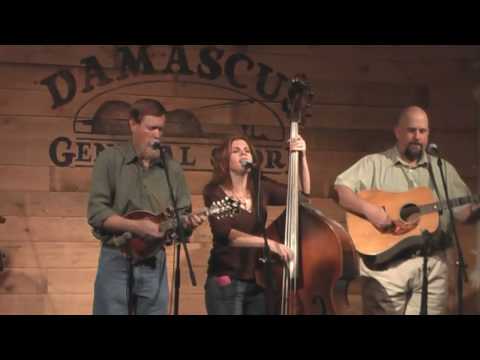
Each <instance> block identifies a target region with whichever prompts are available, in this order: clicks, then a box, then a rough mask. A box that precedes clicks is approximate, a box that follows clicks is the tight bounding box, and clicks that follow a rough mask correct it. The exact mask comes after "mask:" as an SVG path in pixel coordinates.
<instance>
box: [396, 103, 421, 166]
mask: <svg viewBox="0 0 480 360" xmlns="http://www.w3.org/2000/svg"><path fill="white" fill-rule="evenodd" d="M429 132H430V130H429V126H428V115H427V113H426V112H425V110H423V109H422V108H420V107H418V106H410V107H407V108H405V109H404V110H403V111H402V112H401V113H400V116H399V117H398V121H397V124H396V126H395V137H396V138H397V147H398V150H399V151H400V154H401V155H402V157H403V158H404V159H405V160H407V161H409V162H416V161H418V160H420V158H421V157H422V154H423V150H424V149H425V148H426V147H427V144H428V136H429Z"/></svg>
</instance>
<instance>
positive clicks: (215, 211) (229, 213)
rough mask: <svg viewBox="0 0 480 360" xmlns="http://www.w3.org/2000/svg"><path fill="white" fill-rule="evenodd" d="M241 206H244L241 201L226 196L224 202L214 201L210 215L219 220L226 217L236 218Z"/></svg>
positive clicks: (209, 211)
mask: <svg viewBox="0 0 480 360" xmlns="http://www.w3.org/2000/svg"><path fill="white" fill-rule="evenodd" d="M241 205H242V204H241V202H240V201H237V200H234V199H232V198H231V197H229V196H226V197H225V198H224V199H222V200H218V201H214V202H213V203H212V205H211V206H210V208H209V209H208V213H209V215H210V216H213V217H215V218H216V219H219V220H220V219H223V218H226V217H234V216H235V215H236V214H238V213H239V212H240V206H241Z"/></svg>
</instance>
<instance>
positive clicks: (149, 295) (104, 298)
mask: <svg viewBox="0 0 480 360" xmlns="http://www.w3.org/2000/svg"><path fill="white" fill-rule="evenodd" d="M154 263H155V268H153V267H152V266H147V265H139V266H135V267H134V268H133V276H134V288H133V292H134V294H135V296H136V297H137V304H136V313H137V314H138V315H166V314H167V312H168V277H167V265H166V261H165V252H164V251H160V252H159V253H158V254H157V255H156V256H155V260H154ZM128 269H129V264H128V261H127V258H126V257H125V256H123V255H122V254H121V252H120V251H119V250H117V249H112V248H109V247H106V246H103V247H102V249H101V252H100V259H99V264H98V272H97V278H96V280H95V291H94V298H93V314H94V315H128V303H127V293H128V288H127V285H128Z"/></svg>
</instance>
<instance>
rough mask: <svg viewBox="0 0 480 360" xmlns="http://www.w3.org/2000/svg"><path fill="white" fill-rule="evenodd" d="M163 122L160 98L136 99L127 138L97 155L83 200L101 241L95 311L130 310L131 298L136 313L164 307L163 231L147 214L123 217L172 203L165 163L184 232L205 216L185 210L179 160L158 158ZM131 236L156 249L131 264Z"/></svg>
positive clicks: (159, 311) (150, 312)
mask: <svg viewBox="0 0 480 360" xmlns="http://www.w3.org/2000/svg"><path fill="white" fill-rule="evenodd" d="M165 123H166V110H165V108H164V107H163V106H162V105H161V104H160V103H159V102H157V101H154V100H139V101H137V102H136V103H135V104H134V105H133V106H132V108H131V111H130V117H129V127H130V130H131V133H132V138H131V141H129V142H128V143H127V144H124V145H121V146H115V147H111V148H108V149H106V150H104V151H103V152H102V153H101V154H100V155H99V157H98V158H97V160H96V163H95V166H94V169H93V175H92V185H91V191H90V198H89V202H88V223H89V224H90V225H91V226H92V228H93V234H94V235H95V237H96V238H98V239H99V240H101V241H102V247H101V252H100V258H99V265H98V272H97V277H96V281H95V289H94V302H93V313H94V314H119V315H121V314H128V313H132V311H130V310H131V308H130V305H131V303H129V299H132V298H133V299H135V302H134V308H135V310H134V313H136V314H139V315H147V314H148V315H154V314H155V315H157V314H166V313H167V311H168V283H167V269H166V259H165V251H164V247H163V246H162V239H163V237H164V234H163V233H162V232H161V231H160V228H159V224H158V223H157V222H155V221H153V220H152V219H151V218H148V217H146V218H138V219H131V218H128V217H127V216H126V215H127V214H129V213H131V212H133V211H149V212H150V213H153V214H161V213H164V212H165V211H166V210H167V208H170V207H172V201H171V194H170V190H169V186H168V182H167V181H168V180H167V176H166V171H165V166H167V168H168V174H169V176H168V178H169V179H170V182H171V186H172V189H173V195H174V197H175V199H176V204H177V209H179V213H180V215H181V218H182V219H183V220H182V227H183V229H184V230H185V231H184V233H186V236H187V237H188V236H190V235H191V232H192V231H193V229H195V228H196V227H197V226H199V225H200V224H201V223H202V222H203V221H205V220H206V216H204V215H201V216H200V215H191V214H190V213H191V199H190V193H189V190H188V188H187V184H186V181H185V177H184V174H183V171H182V168H181V167H180V164H178V163H177V162H175V161H174V160H172V159H170V158H167V161H166V164H164V162H163V161H162V156H161V153H160V138H161V137H162V135H163V132H164V127H165ZM131 237H139V238H145V239H150V241H155V240H158V242H159V244H160V246H158V251H156V252H155V253H152V254H151V256H150V257H148V258H146V259H142V261H139V262H136V263H135V266H133V264H131V263H130V261H129V258H128V257H127V256H126V254H128V251H127V252H126V251H125V249H128V244H129V240H130V238H131ZM130 266H133V267H132V268H129V267H130ZM129 269H131V270H132V271H129ZM129 275H130V278H129ZM131 277H133V279H132V278H131ZM132 283H133V285H132V288H131V289H130V290H131V291H128V290H127V289H128V286H129V285H130V284H132ZM129 294H130V295H131V297H130V296H129Z"/></svg>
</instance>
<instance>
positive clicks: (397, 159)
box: [391, 145, 428, 167]
mask: <svg viewBox="0 0 480 360" xmlns="http://www.w3.org/2000/svg"><path fill="white" fill-rule="evenodd" d="M391 160H392V161H393V164H394V165H398V164H400V165H403V166H406V167H411V165H410V164H409V163H407V162H406V161H405V160H403V159H402V157H401V156H400V152H399V151H398V147H397V145H395V146H394V147H393V148H392V149H391ZM427 165H428V160H427V155H426V153H425V151H423V152H422V157H421V159H420V160H419V161H418V162H417V165H416V166H415V167H420V166H427Z"/></svg>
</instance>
